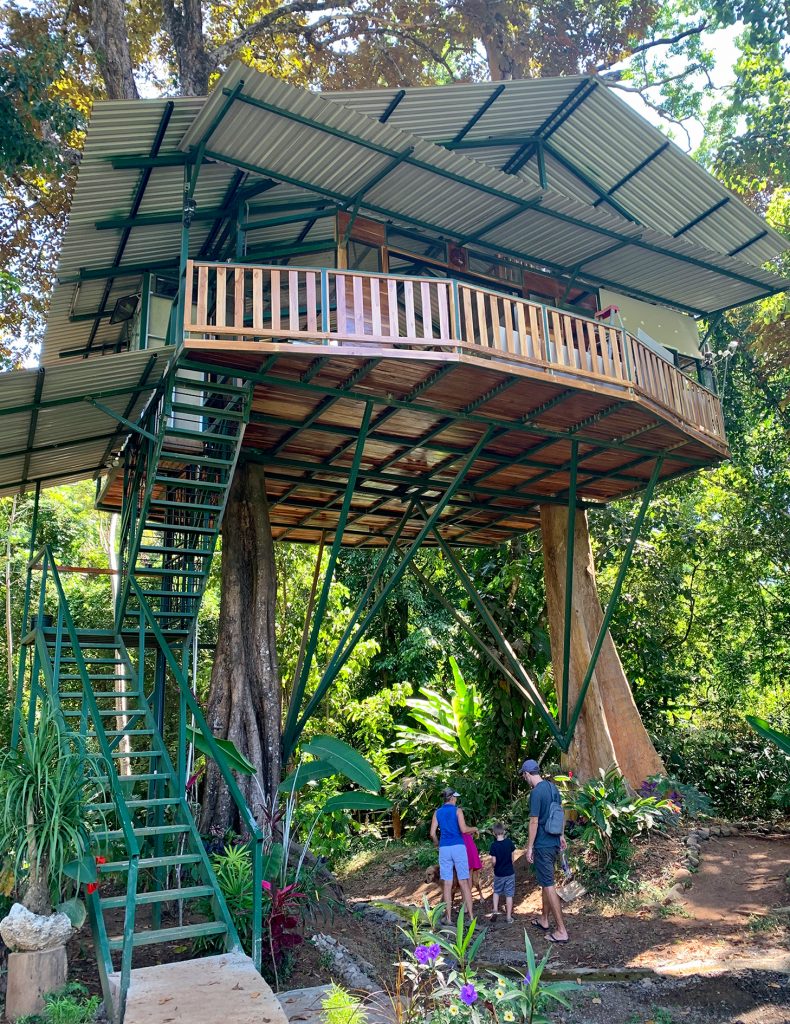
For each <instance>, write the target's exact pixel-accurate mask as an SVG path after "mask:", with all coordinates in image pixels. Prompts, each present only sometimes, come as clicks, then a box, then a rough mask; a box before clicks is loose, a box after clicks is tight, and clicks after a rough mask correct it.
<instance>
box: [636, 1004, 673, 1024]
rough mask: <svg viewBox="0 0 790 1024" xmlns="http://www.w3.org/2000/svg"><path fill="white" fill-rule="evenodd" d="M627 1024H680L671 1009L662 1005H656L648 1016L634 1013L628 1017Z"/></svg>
mask: <svg viewBox="0 0 790 1024" xmlns="http://www.w3.org/2000/svg"><path fill="white" fill-rule="evenodd" d="M626 1024H678V1022H677V1018H676V1017H673V1016H672V1014H671V1013H670V1012H669V1010H665V1009H664V1008H663V1007H661V1006H654V1007H653V1008H652V1010H651V1011H650V1013H649V1014H648V1016H647V1017H642V1016H641V1015H640V1014H638V1013H634V1014H632V1015H631V1016H630V1017H629V1018H628V1020H627V1021H626Z"/></svg>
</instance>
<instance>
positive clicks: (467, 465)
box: [286, 427, 496, 749]
mask: <svg viewBox="0 0 790 1024" xmlns="http://www.w3.org/2000/svg"><path fill="white" fill-rule="evenodd" d="M495 432H496V431H495V428H494V427H489V428H488V430H486V432H485V433H484V434H483V436H482V437H481V438H480V440H479V441H478V442H477V444H476V445H475V446H474V448H473V449H472V450H471V451H470V452H469V454H468V456H467V457H466V459H465V461H464V463H463V465H462V466H461V468H460V469H459V470H458V473H457V474H456V476H455V479H454V480H453V482H452V483H451V484H450V485H449V487H448V488H447V490H446V491H445V492H444V494H443V495H442V497H441V498H440V499H439V501H438V502H437V503H436V505H435V506H434V509H433V512H431V514H430V516H429V517H428V518H427V519H426V522H425V525H424V526H423V527H422V528H421V530H420V532H419V533H418V534H417V536H416V537H415V539H414V540H413V541H412V543H411V546H410V547H409V549H408V551H407V552H406V554H405V555H404V556H403V559H402V561H401V562H400V564H399V565H398V567H397V569H396V570H395V572H394V573H393V574H392V576H391V577H390V578H389V579H388V580H387V582H386V583H385V584H384V587H383V588H382V590H381V591H380V593H379V594H378V595H377V596H376V600H375V601H374V602H373V605H372V606H371V608H370V611H369V612H368V613H367V615H366V616H365V617H364V619H363V620H362V622H361V623H360V624H359V626H358V627H357V629H356V631H355V633H354V635H353V636H352V637H351V639H350V640H349V641H348V643H347V644H346V646H345V648H344V649H343V651H342V652H341V653H340V654H339V655H338V656H337V658H334V657H333V659H332V662H333V664H332V673H331V674H330V673H329V671H328V670H327V671H326V672H324V674H323V675H322V677H321V681H320V683H319V684H318V687H317V688H316V692H315V693H314V694H313V696H312V697H311V698H310V700H309V702H308V704H307V707H306V708H305V710H304V712H303V714H302V715H301V717H300V718H299V720H298V722H297V723H296V726H295V728H292V729H291V730H289V731H287V732H286V735H287V736H288V738H289V743H290V747H291V749H292V748H293V746H295V744H296V740H297V739H298V737H299V735H300V733H301V731H302V729H303V728H304V726H305V724H306V722H307V721H308V719H309V717H310V715H311V714H312V712H313V711H314V710H315V708H316V707H317V706H318V704H319V703H320V702H321V700H322V699H323V697H324V694H325V693H326V691H327V690H328V689H329V687H330V686H331V684H332V682H333V680H334V679H335V678H336V677H337V674H338V673H339V672H340V671H341V669H342V668H343V665H345V663H346V662H347V661H348V659H349V657H350V656H351V652H352V651H353V650H354V648H355V647H356V645H357V643H358V642H359V639H360V637H361V636H363V634H364V632H365V630H366V629H367V627H368V625H369V623H370V622H371V620H372V619H373V618H375V616H376V615H377V614H378V611H379V608H381V606H382V604H383V603H384V601H385V600H386V599H387V597H388V595H389V594H390V592H391V591H392V590H393V589H394V587H395V586H396V585H397V584H398V583H399V582H400V579H401V577H402V576H403V574H404V573H405V572H406V570H407V569H408V567H409V564H410V562H411V560H412V558H414V556H415V554H416V553H417V551H418V550H419V548H420V546H421V545H422V542H423V541H424V540H425V538H426V537H427V536H428V534H429V533H430V532H431V530H433V528H434V526H435V525H436V523H437V522H438V521H439V518H440V517H441V514H442V512H443V511H444V509H445V508H446V507H447V505H448V504H449V502H450V501H451V500H452V498H453V496H454V495H455V493H456V491H457V490H458V489H459V487H460V486H461V484H462V483H463V481H464V479H465V478H466V474H467V473H468V472H469V470H470V469H471V467H472V466H473V465H474V463H475V460H476V459H477V457H478V455H479V454H480V452H481V451H482V450H483V449H484V448H485V446H486V445H487V444H488V442H489V441H490V439H491V436H492V434H494V433H495ZM293 707H294V705H293V704H292V706H291V708H290V709H289V715H290V713H291V711H292V710H293Z"/></svg>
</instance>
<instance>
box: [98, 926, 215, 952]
mask: <svg viewBox="0 0 790 1024" xmlns="http://www.w3.org/2000/svg"><path fill="white" fill-rule="evenodd" d="M227 931H228V929H227V927H226V925H224V924H220V922H219V921H206V922H204V923H202V924H185V925H183V926H182V927H181V928H159V929H156V930H151V931H147V932H135V934H134V936H133V937H132V946H133V947H137V946H154V945H157V943H160V942H176V941H181V940H182V939H196V938H198V937H199V936H201V935H225V934H227ZM109 946H110V949H111V950H116V949H123V938H122V937H116V938H112V939H110V941H109Z"/></svg>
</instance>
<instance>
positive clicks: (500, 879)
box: [488, 823, 516, 924]
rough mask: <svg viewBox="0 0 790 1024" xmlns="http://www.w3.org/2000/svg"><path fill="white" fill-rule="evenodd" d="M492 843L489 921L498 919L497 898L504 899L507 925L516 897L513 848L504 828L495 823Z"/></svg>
mask: <svg viewBox="0 0 790 1024" xmlns="http://www.w3.org/2000/svg"><path fill="white" fill-rule="evenodd" d="M493 832H494V842H493V843H492V844H491V848H490V849H489V851H488V852H489V854H490V855H491V856H492V857H493V858H494V907H493V913H492V914H491V918H490V920H492V921H496V919H497V917H499V897H500V896H504V897H505V909H506V911H507V923H508V924H512V923H513V897H514V896H515V895H516V872H515V869H514V868H513V854H514V852H515V849H516V848H515V846H514V845H513V841H512V840H511V839H508V838H507V835H506V833H505V826H504V825H501V824H499V823H497V824H496V825H494V828H493Z"/></svg>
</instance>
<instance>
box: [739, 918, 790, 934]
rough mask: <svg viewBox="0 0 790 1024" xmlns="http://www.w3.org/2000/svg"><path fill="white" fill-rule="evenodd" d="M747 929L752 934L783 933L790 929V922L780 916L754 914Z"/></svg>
mask: <svg viewBox="0 0 790 1024" xmlns="http://www.w3.org/2000/svg"><path fill="white" fill-rule="evenodd" d="M746 927H747V928H748V929H749V931H750V932H779V931H782V932H783V931H786V930H787V929H788V927H790V921H788V919H787V918H786V917H782V916H780V915H779V914H754V915H753V916H752V917H750V918H749V921H748V924H747V925H746Z"/></svg>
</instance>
